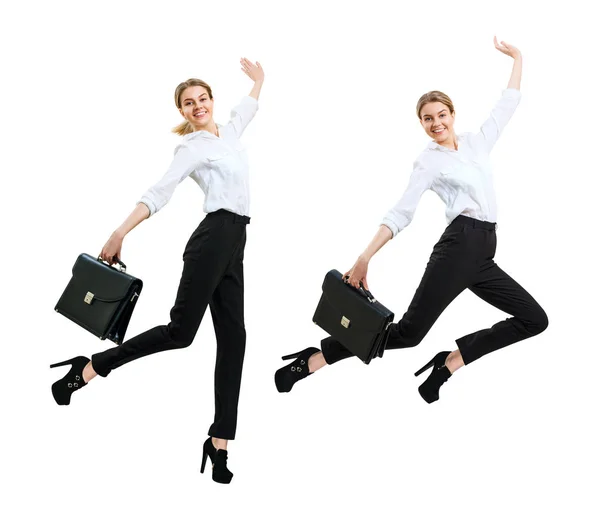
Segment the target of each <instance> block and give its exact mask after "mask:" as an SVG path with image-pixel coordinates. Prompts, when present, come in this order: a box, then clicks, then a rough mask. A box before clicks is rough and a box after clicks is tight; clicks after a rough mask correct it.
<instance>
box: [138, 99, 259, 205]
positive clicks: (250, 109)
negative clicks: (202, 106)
mask: <svg viewBox="0 0 600 518" xmlns="http://www.w3.org/2000/svg"><path fill="white" fill-rule="evenodd" d="M257 110H258V101H257V100H256V99H254V98H253V97H249V96H248V97H244V98H243V99H242V101H241V102H240V104H238V105H237V106H236V107H235V108H234V109H233V110H232V111H231V118H230V120H229V122H228V123H227V124H226V125H224V126H221V125H220V124H217V127H218V128H219V135H220V138H219V137H217V136H216V135H213V134H212V133H210V132H209V131H204V130H202V131H195V132H194V133H188V134H187V135H184V137H183V138H182V141H181V143H180V144H179V145H178V146H177V147H176V148H175V158H174V159H173V162H171V165H170V166H169V169H168V170H167V172H166V173H165V175H164V176H163V177H162V178H161V179H160V181H159V182H158V183H156V184H155V185H154V186H152V187H150V189H148V190H147V191H146V192H145V193H144V195H143V196H142V197H141V198H140V200H139V201H138V203H140V202H141V203H144V204H145V205H146V206H147V207H148V209H149V210H150V216H152V214H154V213H155V212H157V211H159V210H160V209H162V208H163V207H164V206H165V205H166V204H167V202H168V201H169V200H170V199H171V196H172V195H173V192H174V191H175V188H176V187H177V186H178V185H179V184H180V183H181V182H182V181H183V180H184V179H185V178H187V177H188V176H189V177H191V178H192V179H193V180H194V181H195V182H196V183H197V184H198V185H199V186H200V188H201V189H202V191H203V192H204V195H205V198H204V212H214V211H216V210H219V209H226V210H228V211H231V212H234V213H235V214H239V215H240V216H249V215H250V214H249V213H250V190H249V185H248V184H249V182H248V160H247V156H246V152H245V151H244V147H243V146H242V143H241V142H240V140H239V138H240V137H241V135H242V133H243V132H244V129H245V128H246V126H247V125H248V123H249V122H250V121H251V120H252V119H253V118H254V115H255V114H256V112H257Z"/></svg>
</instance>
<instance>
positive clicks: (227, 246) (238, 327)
mask: <svg viewBox="0 0 600 518" xmlns="http://www.w3.org/2000/svg"><path fill="white" fill-rule="evenodd" d="M240 62H241V66H242V70H243V71H244V72H245V73H246V75H248V77H250V79H252V80H253V81H254V86H253V88H252V91H251V92H250V94H249V96H248V97H245V98H244V99H242V101H241V103H240V104H239V105H238V106H236V107H235V108H234V109H233V111H232V113H231V120H230V121H229V123H228V124H226V125H224V126H221V125H219V124H216V123H215V122H214V120H213V95H212V90H211V88H210V87H209V86H208V85H207V84H206V83H205V82H204V81H201V80H199V79H189V80H187V81H185V82H183V83H181V84H180V85H179V86H177V88H176V90H175V104H176V106H177V108H178V109H179V112H180V113H181V115H182V116H183V118H184V119H185V121H184V122H183V123H181V124H180V125H179V126H177V127H176V128H174V129H173V131H174V132H175V133H177V134H179V135H182V136H183V139H182V142H181V144H180V145H179V146H177V148H176V149H175V158H174V159H173V162H172V163H171V166H170V167H169V169H168V171H167V173H166V174H165V175H164V177H163V178H162V179H161V180H160V181H159V182H158V183H157V184H156V185H154V186H153V187H151V188H150V189H149V190H148V191H147V192H146V193H145V194H144V195H143V196H142V197H141V199H140V202H139V203H138V205H137V206H136V208H135V209H134V211H133V212H132V213H131V215H130V216H129V217H128V218H127V219H126V220H125V222H124V223H123V224H122V225H121V226H120V227H119V228H118V229H117V230H116V231H115V232H113V234H112V236H111V237H110V239H109V240H108V241H107V243H106V244H105V245H104V248H103V249H102V252H101V253H100V257H101V258H102V259H103V260H105V261H107V262H109V263H111V264H112V263H114V262H116V260H117V259H120V256H121V246H122V244H123V239H124V237H125V236H126V235H127V234H128V233H129V232H130V231H131V230H132V229H133V228H135V227H136V226H137V225H138V224H139V223H140V222H142V221H143V220H145V219H146V218H148V217H150V216H151V215H152V214H154V213H156V212H157V211H159V210H160V209H161V208H162V207H164V206H165V205H166V203H167V202H168V201H169V199H170V198H171V196H172V194H173V192H174V190H175V188H176V187H177V185H178V184H179V183H180V182H181V181H183V180H184V179H185V178H187V177H188V176H190V177H191V178H193V179H194V180H195V181H196V182H197V183H198V185H199V186H200V187H201V189H202V190H203V191H204V193H205V195H206V196H205V201H204V211H205V212H207V213H208V214H207V216H206V217H205V218H204V219H203V221H202V222H201V223H200V225H199V226H198V228H197V229H196V230H195V231H194V232H193V234H192V236H191V237H190V239H189V241H188V243H187V245H186V247H185V251H184V253H183V261H184V266H183V274H182V276H181V281H180V284H179V289H178V292H177V298H176V300H175V304H174V306H173V308H172V309H171V321H170V323H169V324H168V325H163V326H158V327H155V328H153V329H150V330H148V331H146V332H144V333H142V334H140V335H138V336H136V337H134V338H131V339H130V340H127V341H126V342H124V343H123V344H122V345H120V346H118V347H113V348H111V349H108V350H106V351H104V352H101V353H97V354H94V355H93V356H92V358H91V361H90V360H89V359H88V358H85V357H83V356H79V357H77V358H73V359H71V360H67V361H65V362H61V363H58V364H55V365H52V367H56V366H59V365H71V370H70V371H69V372H68V373H67V375H66V376H65V377H64V378H62V379H61V380H59V381H57V382H56V383H54V384H53V385H52V394H53V395H54V399H55V400H56V402H57V403H58V404H59V405H68V404H69V403H70V399H71V394H72V393H73V392H75V391H76V390H78V389H81V388H82V387H85V385H86V384H88V383H89V382H90V381H91V380H92V379H93V378H94V377H96V375H100V376H107V375H108V374H109V373H110V371H111V370H112V369H116V368H117V367H120V366H121V365H124V364H125V363H128V362H130V361H132V360H135V359H137V358H141V357H142V356H147V355H149V354H153V353H156V352H160V351H166V350H169V349H178V348H183V347H187V346H189V345H190V344H191V343H192V341H193V339H194V336H195V335H196V332H197V330H198V327H199V325H200V321H201V320H202V317H203V315H204V312H205V311H206V307H207V306H210V311H211V315H212V318H213V323H214V326H215V334H216V338H217V359H216V369H215V421H214V423H213V424H212V426H211V427H210V429H209V431H208V434H209V438H208V439H207V440H206V442H205V443H204V447H203V458H202V468H201V471H202V472H203V471H204V465H205V463H206V457H207V456H209V457H210V458H211V461H212V462H213V480H215V481H216V482H221V483H225V484H227V483H229V482H230V481H231V477H232V476H233V474H232V473H231V472H230V471H229V470H228V469H227V441H228V440H231V439H234V438H235V430H236V423H237V405H238V398H239V391H240V381H241V375H242V364H243V360H244V350H245V343H246V331H245V327H244V304H243V302H244V300H243V294H244V278H243V264H242V263H243V257H244V246H245V243H246V225H247V224H248V223H249V222H250V218H249V217H248V214H249V206H248V201H249V196H248V195H249V192H248V164H247V161H246V156H245V154H244V152H243V150H242V146H241V145H240V142H239V138H240V137H241V135H242V133H243V131H244V129H245V128H246V126H247V125H248V123H249V122H250V121H251V120H252V118H253V117H254V115H255V113H256V111H257V109H258V103H257V101H258V97H259V94H260V90H261V88H262V84H263V81H264V72H263V69H262V67H261V66H260V64H259V63H258V62H257V63H256V64H253V63H251V62H250V61H248V60H247V59H245V58H243V59H241V60H240Z"/></svg>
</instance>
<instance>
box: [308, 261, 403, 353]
mask: <svg viewBox="0 0 600 518" xmlns="http://www.w3.org/2000/svg"><path fill="white" fill-rule="evenodd" d="M393 320H394V313H392V312H391V311H390V310H389V309H387V308H386V307H385V306H384V305H383V304H381V303H379V302H377V300H375V298H374V297H373V295H372V293H371V292H370V291H368V290H366V289H365V288H364V286H363V285H362V283H361V288H360V289H356V288H354V287H353V286H352V285H350V284H347V283H345V282H344V279H343V278H342V274H341V273H340V272H338V271H337V270H331V271H330V272H328V273H327V275H326V276H325V280H324V281H323V294H322V295H321V300H319V304H318V306H317V309H316V311H315V315H314V317H313V322H314V323H315V324H317V325H318V326H319V327H321V328H322V329H324V330H325V331H327V332H328V333H329V334H330V335H331V336H332V337H333V338H335V339H336V340H337V341H339V342H340V343H341V344H342V345H343V346H344V347H345V348H346V349H348V350H349V351H350V352H351V353H352V354H354V355H356V356H358V357H359V358H360V359H361V360H362V361H363V362H364V363H367V364H368V363H369V362H370V361H371V360H372V359H373V358H375V357H376V356H379V357H381V356H383V351H384V349H385V343H386V341H387V338H388V328H389V325H390V324H391V323H392V322H393Z"/></svg>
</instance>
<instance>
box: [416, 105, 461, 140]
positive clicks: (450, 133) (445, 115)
mask: <svg viewBox="0 0 600 518" xmlns="http://www.w3.org/2000/svg"><path fill="white" fill-rule="evenodd" d="M419 119H420V121H421V126H423V129H424V130H425V132H426V133H427V135H429V136H430V137H431V138H432V139H433V140H435V142H436V143H438V144H440V145H444V143H448V142H454V113H451V112H450V108H448V106H446V105H445V104H443V103H441V102H439V101H437V102H431V103H427V104H424V105H423V107H422V108H421V112H420V113H419Z"/></svg>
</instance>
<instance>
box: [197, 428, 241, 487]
mask: <svg viewBox="0 0 600 518" xmlns="http://www.w3.org/2000/svg"><path fill="white" fill-rule="evenodd" d="M206 457H210V461H211V462H212V465H213V470H212V479H213V480H214V481H215V482H219V483H220V484H229V482H231V479H232V478H233V473H232V472H231V471H229V469H227V450H217V449H216V448H215V447H214V446H213V443H212V439H211V438H210V437H209V438H208V439H206V441H205V442H204V446H203V447H202V465H201V466H200V473H204V467H205V466H206Z"/></svg>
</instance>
